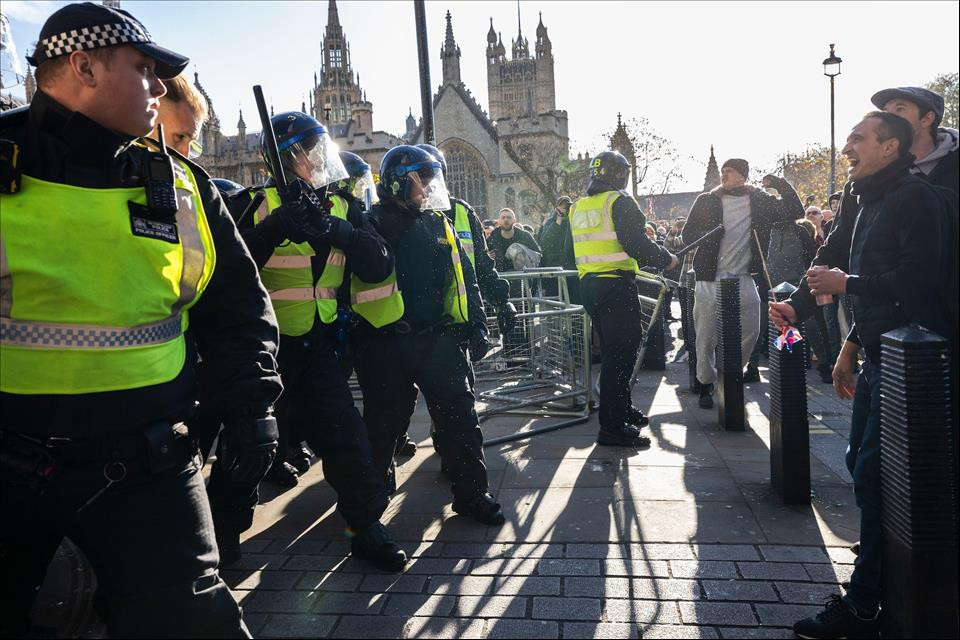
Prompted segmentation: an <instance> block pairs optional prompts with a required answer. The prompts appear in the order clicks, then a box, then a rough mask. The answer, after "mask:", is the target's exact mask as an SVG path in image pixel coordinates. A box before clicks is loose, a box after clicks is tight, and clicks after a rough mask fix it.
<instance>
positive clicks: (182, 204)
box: [170, 165, 207, 316]
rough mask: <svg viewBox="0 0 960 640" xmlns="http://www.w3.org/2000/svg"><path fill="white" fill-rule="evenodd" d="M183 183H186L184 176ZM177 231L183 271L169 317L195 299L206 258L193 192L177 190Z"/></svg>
mask: <svg viewBox="0 0 960 640" xmlns="http://www.w3.org/2000/svg"><path fill="white" fill-rule="evenodd" d="M175 166H176V165H175ZM184 181H187V180H186V176H184ZM177 230H178V231H179V232H180V244H181V246H182V248H183V271H182V272H181V273H180V297H179V298H177V301H176V302H174V303H173V306H172V308H171V309H170V315H171V316H175V315H177V314H178V313H180V309H182V308H183V307H184V306H185V305H187V304H189V303H190V302H191V301H192V300H193V299H194V298H196V297H197V287H198V286H200V278H202V277H203V265H204V263H205V262H206V257H207V255H206V254H207V250H206V248H205V247H204V246H203V240H202V239H201V238H200V228H199V227H198V226H197V210H196V209H195V208H194V199H193V191H191V190H188V189H177Z"/></svg>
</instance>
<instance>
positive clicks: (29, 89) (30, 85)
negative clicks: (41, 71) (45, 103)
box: [23, 64, 37, 102]
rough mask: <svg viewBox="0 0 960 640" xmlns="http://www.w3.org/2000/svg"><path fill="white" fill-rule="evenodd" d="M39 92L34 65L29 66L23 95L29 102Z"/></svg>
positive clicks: (24, 80)
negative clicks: (34, 74)
mask: <svg viewBox="0 0 960 640" xmlns="http://www.w3.org/2000/svg"><path fill="white" fill-rule="evenodd" d="M36 92H37V80H36V78H34V77H33V69H32V65H30V64H27V75H26V77H25V78H24V79H23V94H24V97H26V99H27V102H30V101H31V100H33V96H34V94H35V93H36Z"/></svg>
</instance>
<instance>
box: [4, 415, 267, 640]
mask: <svg viewBox="0 0 960 640" xmlns="http://www.w3.org/2000/svg"><path fill="white" fill-rule="evenodd" d="M18 437H19V436H12V437H11V434H10V433H9V432H7V433H6V434H5V435H4V442H3V444H0V447H3V449H4V451H3V457H4V465H3V466H4V470H3V491H2V493H0V513H2V514H3V526H2V527H0V585H2V590H0V627H2V628H3V634H2V635H3V636H4V637H10V636H15V635H22V634H24V633H25V632H26V626H25V625H29V613H30V608H31V607H32V605H33V601H34V600H35V599H36V595H37V591H38V590H39V587H40V586H41V584H42V582H43V577H44V575H45V573H46V568H47V565H48V564H49V562H50V559H51V558H52V557H53V555H54V553H55V552H56V550H57V547H58V546H59V545H60V542H61V540H62V539H63V537H64V536H67V537H69V538H70V539H71V540H72V541H73V542H74V543H75V544H76V545H77V546H78V547H79V548H80V549H81V550H82V551H83V553H84V554H85V555H86V557H87V559H88V560H89V561H90V564H91V566H92V567H93V570H94V572H95V573H96V576H97V582H98V592H99V595H100V596H102V598H103V607H101V608H100V609H101V613H103V614H105V617H106V623H107V627H108V630H109V634H110V636H111V637H114V638H124V637H200V638H212V637H224V638H226V637H231V638H249V637H250V634H249V632H248V631H247V628H246V626H245V625H244V623H243V620H242V618H241V613H240V607H239V606H238V605H237V603H236V601H235V600H234V599H233V596H232V595H231V593H230V590H229V589H228V588H227V585H226V584H224V583H223V581H222V580H221V579H220V577H219V575H218V574H217V564H218V563H219V556H218V553H217V546H216V541H215V539H214V533H213V521H212V518H211V514H210V506H209V504H208V502H207V493H206V490H205V488H204V482H203V476H202V474H201V473H200V468H201V463H200V458H199V456H197V455H196V449H195V447H194V446H193V441H192V440H191V439H189V438H182V439H181V440H179V441H178V442H177V443H176V444H175V445H174V446H175V452H174V457H173V460H172V462H173V464H172V466H170V467H169V468H167V469H165V470H163V471H158V472H153V471H151V470H150V468H149V464H148V462H147V454H146V453H145V452H144V451H143V449H145V447H144V448H141V447H137V449H140V451H138V452H136V453H134V454H131V455H129V456H127V455H122V456H111V457H109V458H105V457H101V456H94V457H88V456H87V455H86V454H85V455H84V457H83V458H82V459H81V458H76V457H73V456H72V455H67V456H66V457H64V456H62V455H59V454H57V449H53V454H54V456H55V457H57V458H59V471H58V472H57V474H56V475H55V476H53V479H52V480H51V481H50V483H49V484H48V485H47V487H46V489H45V490H44V491H43V493H39V492H38V491H37V490H35V488H33V487H29V486H26V484H25V483H24V478H25V477H27V475H29V474H23V473H17V472H16V471H11V465H10V464H9V462H10V460H11V457H12V458H13V459H17V458H20V457H21V456H20V454H19V453H17V452H16V451H14V449H16V448H17V447H15V446H13V445H12V442H13V440H14V439H16V438H18ZM84 445H85V447H86V448H87V449H90V448H97V449H99V448H101V447H102V449H103V450H107V449H108V448H112V447H113V445H112V442H111V441H110V440H107V439H103V440H86V441H84ZM18 446H19V445H18ZM118 460H119V461H120V462H122V463H123V466H124V469H125V470H126V474H125V477H123V479H122V480H120V481H119V482H117V483H115V484H113V485H112V486H111V487H110V488H109V489H107V490H106V491H104V492H103V493H102V494H100V496H99V497H97V498H95V499H94V500H93V502H90V503H89V505H88V506H86V507H84V508H81V507H82V506H83V505H84V504H85V503H87V501H88V500H90V498H92V497H93V496H95V494H97V492H99V491H100V490H101V489H103V488H104V486H106V485H107V481H106V479H105V477H104V474H105V464H106V463H107V462H110V461H113V462H116V461H118ZM112 471H113V472H114V473H116V472H117V468H116V467H112ZM116 477H119V474H117V476H116ZM78 510H79V512H78Z"/></svg>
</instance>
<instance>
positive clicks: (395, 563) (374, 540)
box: [350, 522, 407, 571]
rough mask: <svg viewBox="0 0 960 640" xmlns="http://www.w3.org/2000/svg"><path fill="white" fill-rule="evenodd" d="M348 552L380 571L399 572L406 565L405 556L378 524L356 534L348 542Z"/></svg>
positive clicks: (384, 528) (384, 529) (385, 529)
mask: <svg viewBox="0 0 960 640" xmlns="http://www.w3.org/2000/svg"><path fill="white" fill-rule="evenodd" d="M350 551H351V553H353V556H354V557H355V558H363V559H364V560H366V561H367V562H369V563H370V564H372V565H373V566H375V567H376V568H377V569H380V570H381V571H401V570H402V569H403V567H404V565H406V564H407V554H406V553H405V552H404V551H403V549H401V548H400V547H399V546H397V543H396V542H394V541H393V538H391V537H390V533H389V532H388V531H387V528H386V527H384V526H383V525H382V524H380V523H379V522H374V523H373V524H371V525H370V526H369V527H367V528H366V529H365V530H363V531H361V532H359V533H357V535H355V536H354V537H353V540H351V541H350Z"/></svg>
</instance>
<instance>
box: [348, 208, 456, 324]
mask: <svg viewBox="0 0 960 640" xmlns="http://www.w3.org/2000/svg"><path fill="white" fill-rule="evenodd" d="M434 215H437V216H439V217H440V220H441V221H442V223H443V229H444V242H445V244H447V245H448V246H449V247H450V261H451V264H452V266H453V274H454V277H453V280H452V281H451V283H450V286H449V288H448V290H447V291H446V293H445V295H444V300H443V311H444V313H445V314H446V315H449V316H450V317H451V318H453V321H454V322H455V323H464V322H466V321H467V318H468V317H469V314H468V311H467V287H466V282H465V280H464V276H463V265H461V264H460V252H459V251H458V250H457V240H456V233H455V232H454V230H453V227H452V226H451V225H450V222H449V220H447V217H446V216H445V215H443V214H442V213H439V212H434ZM350 304H351V307H352V308H353V310H354V312H355V313H357V314H358V315H360V316H361V317H362V318H364V319H365V320H366V321H367V322H369V323H370V324H371V325H373V326H374V327H376V328H378V329H379V328H380V327H384V326H386V325H388V324H391V323H393V322H396V321H398V320H400V318H402V317H403V309H404V302H403V296H402V294H401V292H400V288H399V287H398V286H397V273H396V270H394V272H393V273H391V274H390V276H389V277H388V278H387V279H386V280H384V281H383V282H377V283H366V282H363V281H362V280H360V279H359V278H357V277H356V276H353V277H352V279H351V281H350Z"/></svg>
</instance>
